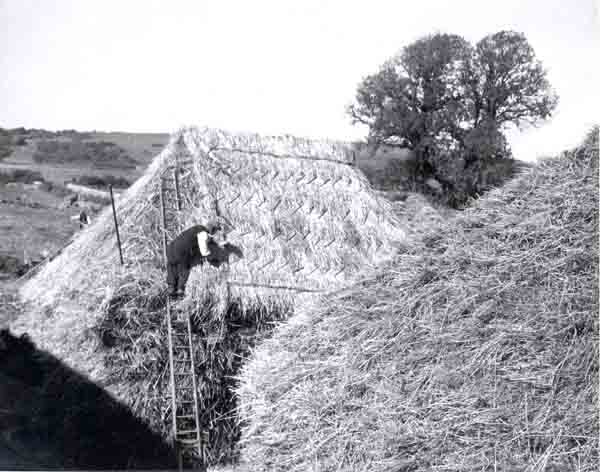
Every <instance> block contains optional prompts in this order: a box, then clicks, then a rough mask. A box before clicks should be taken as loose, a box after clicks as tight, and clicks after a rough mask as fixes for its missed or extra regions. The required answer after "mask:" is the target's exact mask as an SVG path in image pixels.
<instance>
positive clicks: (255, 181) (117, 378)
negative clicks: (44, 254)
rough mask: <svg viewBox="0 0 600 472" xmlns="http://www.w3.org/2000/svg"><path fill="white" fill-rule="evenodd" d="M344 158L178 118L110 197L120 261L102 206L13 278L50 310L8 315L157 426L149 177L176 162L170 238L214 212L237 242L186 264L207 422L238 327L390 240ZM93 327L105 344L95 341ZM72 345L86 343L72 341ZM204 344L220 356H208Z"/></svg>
mask: <svg viewBox="0 0 600 472" xmlns="http://www.w3.org/2000/svg"><path fill="white" fill-rule="evenodd" d="M351 164H352V154H351V152H350V151H349V150H348V148H347V147H346V146H344V145H340V144H337V143H333V142H325V141H311V140H307V139H300V138H294V137H290V136H285V137H261V136H258V135H250V134H229V133H227V132H224V131H219V130H213V129H206V128H203V129H198V128H187V129H183V130H181V131H180V132H178V133H176V134H175V135H173V137H172V139H171V141H170V143H169V144H168V146H167V147H166V148H165V149H164V150H163V151H162V152H161V154H160V155H159V156H157V157H156V158H155V160H154V161H153V162H152V164H151V165H150V167H149V168H148V170H147V171H146V173H145V174H144V175H143V176H142V177H141V178H140V179H139V180H138V181H137V182H135V183H134V184H133V185H132V186H131V187H130V188H129V189H128V190H127V191H126V192H125V193H124V194H122V195H121V198H120V199H119V201H118V204H117V213H118V218H119V225H120V228H119V229H120V234H121V240H122V242H123V256H124V260H125V266H123V267H121V266H120V265H119V262H118V260H119V259H118V251H117V246H116V238H115V234H114V229H113V220H112V215H111V213H110V209H107V210H105V211H104V212H103V213H102V214H101V215H99V217H98V218H96V220H95V221H94V223H93V224H92V225H91V226H90V227H89V228H87V229H84V230H83V231H82V232H81V234H80V235H79V236H78V237H77V238H76V239H75V241H74V242H73V243H72V244H71V245H70V246H69V247H67V248H66V249H65V250H64V251H63V253H62V254H61V255H60V256H59V257H57V258H56V259H54V260H53V261H51V262H50V263H48V264H47V265H46V266H45V267H44V268H43V269H41V270H40V271H39V273H38V274H37V275H36V276H35V277H34V278H33V279H32V280H30V281H28V282H27V283H26V284H25V286H24V287H23V289H22V292H21V294H22V296H23V298H24V299H25V300H26V301H29V302H33V303H35V304H37V305H41V306H54V307H56V308H55V310H54V312H51V311H47V312H46V313H48V315H45V316H43V317H39V316H36V315H34V314H30V315H28V316H24V317H22V318H20V319H19V320H18V321H17V322H16V323H15V325H14V327H15V328H16V329H18V330H19V331H28V332H29V333H30V335H31V336H32V338H33V339H34V340H35V341H36V342H37V343H38V344H40V346H41V347H43V348H44V349H48V350H49V351H50V352H54V353H56V351H58V353H59V354H60V356H61V357H62V358H63V359H64V360H66V361H67V362H69V363H71V365H73V366H74V367H77V368H80V369H82V370H84V371H85V372H90V373H91V374H92V376H93V378H95V379H96V380H100V381H103V382H104V383H106V384H108V385H109V388H110V389H111V391H113V392H114V393H115V394H117V395H118V396H119V397H120V398H121V399H123V400H125V401H126V402H128V403H129V404H130V405H132V406H133V408H134V410H135V411H136V412H137V413H139V414H140V415H142V416H145V417H147V418H148V419H149V421H151V422H152V424H153V425H154V426H155V427H156V428H158V429H161V430H163V431H167V430H168V425H169V423H168V418H167V416H166V415H167V414H168V411H167V410H168V402H167V398H166V397H167V395H166V392H168V390H167V383H166V382H167V376H165V368H166V363H165V361H166V338H165V332H164V329H165V325H164V323H163V321H164V295H165V289H166V286H165V271H164V268H163V263H162V256H161V254H162V249H161V232H160V224H159V221H160V220H159V217H160V208H159V188H160V180H161V176H162V177H164V178H165V179H167V180H169V179H171V176H172V172H173V168H174V167H178V168H179V169H180V173H179V182H180V187H181V197H182V211H181V212H179V213H178V214H174V213H172V212H171V213H169V212H168V216H170V218H171V219H172V223H173V224H172V226H171V227H170V231H169V237H170V238H171V237H173V236H174V235H175V234H176V233H178V232H179V231H181V230H183V229H185V228H186V227H189V226H191V225H193V224H197V223H202V222H204V221H206V220H207V219H210V218H214V217H216V216H220V218H222V219H223V220H224V221H226V222H227V223H228V224H229V226H230V229H231V230H230V232H229V233H228V235H227V240H228V241H229V242H230V243H231V244H232V245H234V246H235V247H236V251H234V252H232V253H231V254H229V255H228V262H226V263H223V264H221V265H220V266H219V267H213V266H211V265H205V266H203V267H199V268H195V269H193V271H192V274H191V276H190V280H189V282H188V290H187V291H186V298H185V300H183V301H182V302H181V306H182V307H183V308H184V309H185V310H186V311H187V312H188V313H193V314H194V315H195V316H196V318H197V320H198V322H199V326H200V328H199V329H200V330H201V332H202V335H203V336H201V337H199V338H198V350H199V352H200V351H201V353H199V354H198V356H199V361H198V362H197V365H199V366H200V367H199V375H201V376H204V377H203V378H202V379H201V381H200V387H199V389H200V395H201V397H202V399H203V405H204V406H205V408H206V409H207V410H210V412H209V413H207V415H206V418H204V419H203V421H205V422H206V424H209V423H210V424H212V425H213V426H214V424H215V422H216V423H218V421H217V418H219V417H222V416H223V415H225V414H226V413H227V411H224V410H226V409H227V408H232V407H233V406H234V402H233V400H231V399H229V400H228V402H226V403H224V404H222V405H220V406H219V407H218V408H212V407H213V406H215V404H216V403H215V402H219V401H222V398H221V399H220V397H223V395H224V394H223V391H222V390H223V389H225V388H226V386H224V385H221V383H223V382H222V381H223V377H224V376H230V375H231V374H232V373H234V372H235V371H236V369H237V368H238V367H239V363H240V362H241V361H240V357H239V356H240V355H243V352H244V351H243V348H242V347H240V346H241V344H244V342H243V340H244V339H245V340H248V339H250V342H251V341H252V339H254V335H255V334H254V333H255V331H256V330H257V329H259V330H260V329H262V328H261V327H263V326H264V327H265V329H270V328H269V327H270V326H271V324H270V323H271V322H272V321H273V320H276V319H281V318H283V317H286V316H287V315H288V314H289V313H290V312H291V311H292V310H293V309H294V307H295V306H297V304H298V303H300V302H301V300H302V296H303V295H304V296H305V297H306V296H312V295H313V292H315V291H316V292H319V291H323V290H332V289H336V288H341V287H343V286H345V285H346V284H348V283H350V282H351V281H352V280H354V278H355V277H356V276H357V274H359V273H360V271H361V270H363V269H364V268H365V267H368V266H370V265H372V264H376V263H378V262H380V261H383V260H385V259H387V258H389V257H390V256H391V255H392V254H393V253H394V251H395V249H396V247H397V246H398V245H399V244H400V243H401V242H402V241H403V239H404V233H403V231H402V229H401V228H400V227H399V225H398V222H397V220H396V219H395V217H394V215H393V212H392V209H391V206H390V204H389V202H387V201H385V200H384V199H383V198H381V197H380V196H378V195H377V194H376V193H375V192H373V191H372V189H371V188H370V186H369V183H368V181H367V180H366V178H365V177H364V176H363V175H362V174H361V173H360V171H358V170H357V169H356V168H355V167H353V166H352V165H351ZM240 251H241V252H240ZM240 255H241V257H240ZM73 301H76V302H77V303H78V304H80V305H84V306H85V308H87V311H84V312H83V313H79V314H78V315H77V317H74V316H73V315H71V316H69V313H68V310H67V309H66V308H65V306H67V305H68V304H69V303H72V302H73ZM94 333H97V334H100V335H101V336H102V337H103V339H104V340H105V343H106V344H109V345H113V347H110V348H103V350H101V351H97V352H95V351H94V349H95V348H94V347H93V346H96V345H97V344H98V342H97V341H96V337H95V334H94ZM209 338H210V339H211V340H208V339H209ZM82 343H84V344H83V345H84V346H87V347H85V348H84V349H82V348H80V345H81V344H82ZM211 343H212V344H211ZM215 343H217V344H215ZM246 344H248V343H246ZM246 344H244V345H246ZM208 351H210V352H211V353H214V352H216V351H218V352H219V353H220V354H219V355H217V356H216V358H215V357H214V356H213V357H210V356H209V357H210V359H211V360H210V361H208V360H207V359H208V357H206V355H205V354H206V353H207V352H208ZM211 356H212V354H211ZM215 359H217V360H215ZM217 361H218V362H217ZM207 363H208V364H207ZM217 364H218V366H217V367H215V366H216V365H217ZM215 369H216V370H215ZM211 402H212V403H211ZM211 408H212V409H211ZM221 421H225V420H221ZM227 421H229V423H227V424H230V423H231V424H233V423H232V420H231V419H228V420H227ZM228 427H230V428H232V429H231V431H228V432H227V433H226V434H225V433H223V432H222V431H220V432H219V431H216V432H215V433H214V434H215V437H218V436H219V434H221V433H222V435H224V436H223V438H221V439H215V440H214V441H215V443H214V444H213V446H214V450H213V451H212V452H213V453H214V454H213V457H215V458H218V457H220V456H221V455H223V454H225V453H226V452H223V451H226V450H227V448H229V447H230V446H231V444H232V442H233V441H234V439H232V438H234V437H235V436H236V434H237V433H236V432H235V431H236V428H235V427H234V426H231V425H230V426H228ZM215 428H216V429H217V430H218V428H219V426H218V425H217V426H215ZM225 436H226V437H225ZM227 438H229V439H227ZM219 441H220V442H219Z"/></svg>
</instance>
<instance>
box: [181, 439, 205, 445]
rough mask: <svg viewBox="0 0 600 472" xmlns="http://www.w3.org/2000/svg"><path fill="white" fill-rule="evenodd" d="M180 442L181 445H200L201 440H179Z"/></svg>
mask: <svg viewBox="0 0 600 472" xmlns="http://www.w3.org/2000/svg"><path fill="white" fill-rule="evenodd" d="M177 441H178V442H180V443H181V444H189V445H192V444H199V443H200V440H199V439H177Z"/></svg>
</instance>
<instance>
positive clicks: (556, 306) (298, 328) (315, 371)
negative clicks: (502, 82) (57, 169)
mask: <svg viewBox="0 0 600 472" xmlns="http://www.w3.org/2000/svg"><path fill="white" fill-rule="evenodd" d="M598 308H599V304H598V128H596V129H595V130H593V131H592V132H591V133H590V134H589V136H588V138H587V139H586V141H585V143H584V144H583V145H582V146H580V147H579V148H576V149H574V150H572V151H569V152H566V153H564V154H563V155H561V156H560V157H557V158H552V159H547V160H544V161H542V162H540V163H539V165H537V166H535V167H534V168H533V169H531V170H528V171H526V173H524V174H523V175H521V176H518V177H517V178H515V179H514V180H513V181H511V182H509V183H508V184H507V185H506V186H505V187H503V188H500V189H496V190H493V191H492V192H490V193H489V195H487V196H486V197H485V198H483V199H482V200H480V201H479V202H478V203H477V204H476V205H475V206H474V207H473V208H472V209H469V210H468V211H465V212H464V213H463V214H461V215H459V216H457V217H456V218H455V219H454V220H453V221H450V222H443V221H440V222H438V223H437V225H436V226H434V227H432V228H430V231H429V232H428V233H427V234H426V235H425V236H424V237H423V238H422V239H418V240H414V241H411V242H410V243H409V244H408V245H407V248H406V252H405V253H404V254H402V255H399V256H398V257H397V258H396V259H395V260H393V261H392V262H390V263H387V264H385V265H384V266H383V267H382V268H380V269H378V270H376V271H374V272H373V274H372V276H371V277H370V278H368V279H367V280H365V281H364V282H362V283H360V284H357V285H355V286H354V287H352V288H350V289H348V290H347V291H344V292H343V293H341V294H339V295H338V296H334V297H327V298H324V299H323V300H321V301H320V302H318V303H316V304H315V305H311V306H310V307H307V308H306V309H300V310H297V313H296V314H295V315H294V316H293V317H292V318H291V319H290V320H289V321H287V322H286V323H285V324H283V325H282V326H281V327H280V328H278V329H277V330H276V332H275V333H274V335H273V336H272V338H271V339H269V340H267V341H265V342H264V343H263V344H261V345H260V346H259V347H258V348H257V349H256V350H255V351H254V352H253V356H252V360H251V361H250V362H249V363H247V364H245V366H244V367H243V369H242V374H241V378H240V387H239V388H238V394H239V395H240V398H241V400H240V405H241V413H240V417H241V419H242V420H243V421H244V428H243V434H242V439H241V444H242V453H241V456H242V459H243V463H244V464H245V465H246V466H247V468H248V470H254V471H259V470H265V471H284V470H285V471H305V470H319V471H333V470H347V471H350V470H352V471H353V470H356V471H358V470H369V471H384V470H385V471H389V470H397V471H400V470H405V471H409V470H410V471H430V470H461V471H473V472H474V471H481V470H504V471H507V470H511V471H520V470H522V471H541V470H552V471H563V470H578V471H593V470H594V471H595V470H597V467H598V460H599V449H598V433H599V431H598V420H599V418H598Z"/></svg>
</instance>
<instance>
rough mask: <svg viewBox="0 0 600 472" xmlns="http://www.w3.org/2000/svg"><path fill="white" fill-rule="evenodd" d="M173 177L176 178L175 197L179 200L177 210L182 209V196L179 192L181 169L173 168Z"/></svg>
mask: <svg viewBox="0 0 600 472" xmlns="http://www.w3.org/2000/svg"><path fill="white" fill-rule="evenodd" d="M173 177H174V180H175V198H176V200H177V211H181V196H180V194H179V169H178V168H177V167H175V169H173Z"/></svg>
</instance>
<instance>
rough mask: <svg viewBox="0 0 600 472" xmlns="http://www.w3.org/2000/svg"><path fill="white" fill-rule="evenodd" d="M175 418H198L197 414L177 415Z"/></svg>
mask: <svg viewBox="0 0 600 472" xmlns="http://www.w3.org/2000/svg"><path fill="white" fill-rule="evenodd" d="M175 418H177V419H184V420H187V419H196V415H177V416H176V417H175Z"/></svg>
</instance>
